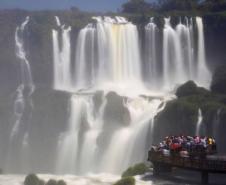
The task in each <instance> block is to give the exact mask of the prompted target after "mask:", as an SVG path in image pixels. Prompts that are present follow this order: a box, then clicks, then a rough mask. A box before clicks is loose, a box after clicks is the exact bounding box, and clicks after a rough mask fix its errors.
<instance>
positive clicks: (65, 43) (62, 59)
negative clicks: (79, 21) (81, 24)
mask: <svg viewBox="0 0 226 185" xmlns="http://www.w3.org/2000/svg"><path fill="white" fill-rule="evenodd" d="M55 19H56V23H57V26H58V30H54V29H53V30H52V37H53V61H54V85H53V87H54V89H58V90H63V89H68V88H69V87H70V86H71V43H70V32H71V27H70V26H69V27H67V28H66V27H65V25H61V23H60V19H59V18H58V17H57V16H56V17H55ZM59 30H61V35H60V31H59ZM60 38H61V39H62V42H60ZM60 43H62V44H61V45H60Z"/></svg>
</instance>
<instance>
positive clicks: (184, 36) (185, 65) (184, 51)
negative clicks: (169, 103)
mask: <svg viewBox="0 0 226 185" xmlns="http://www.w3.org/2000/svg"><path fill="white" fill-rule="evenodd" d="M191 27H192V22H191V23H188V20H187V19H186V25H185V24H182V23H181V22H180V23H179V24H178V25H177V26H176V29H173V28H172V26H171V24H170V18H165V26H164V30H163V84H164V86H165V88H172V87H174V86H175V85H177V84H181V83H183V82H185V81H186V80H189V79H192V78H191V77H192V61H193V46H192V40H191V29H190V28H191Z"/></svg>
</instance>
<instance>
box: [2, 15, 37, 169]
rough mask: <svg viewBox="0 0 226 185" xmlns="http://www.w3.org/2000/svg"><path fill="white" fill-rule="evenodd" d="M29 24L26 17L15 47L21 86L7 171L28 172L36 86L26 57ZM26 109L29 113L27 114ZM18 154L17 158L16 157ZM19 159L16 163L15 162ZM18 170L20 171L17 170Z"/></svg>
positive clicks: (17, 35)
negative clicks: (25, 35)
mask: <svg viewBox="0 0 226 185" xmlns="http://www.w3.org/2000/svg"><path fill="white" fill-rule="evenodd" d="M28 22H29V17H26V19H25V21H24V22H23V23H22V24H21V26H19V27H17V28H16V33H15V47H16V56H17V57H18V59H19V60H20V66H21V84H20V85H19V86H18V88H17V90H16V92H15V100H14V109H13V110H14V111H13V116H12V127H11V131H10V138H9V145H8V147H9V149H8V154H7V160H6V166H5V170H9V169H12V166H13V167H14V170H18V169H20V168H23V169H24V170H26V164H27V163H26V162H25V161H26V159H27V155H28V144H29V143H28V137H29V135H28V129H29V126H28V125H29V122H30V119H31V117H32V108H33V103H32V99H31V95H32V93H33V92H34V89H35V85H34V83H33V79H32V75H31V67H30V64H29V61H28V59H27V56H26V52H25V47H24V30H25V28H26V26H27V24H28ZM25 109H26V110H27V112H25ZM15 154H16V157H15ZM15 159H17V160H16V161H14V160H15ZM17 168H18V169H17Z"/></svg>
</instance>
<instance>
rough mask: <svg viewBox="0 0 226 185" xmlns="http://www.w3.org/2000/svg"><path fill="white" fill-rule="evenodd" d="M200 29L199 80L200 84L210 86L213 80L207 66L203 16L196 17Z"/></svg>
mask: <svg viewBox="0 0 226 185" xmlns="http://www.w3.org/2000/svg"><path fill="white" fill-rule="evenodd" d="M196 24H197V30H198V59H197V62H198V63H197V80H198V81H199V82H200V85H202V86H205V87H208V86H209V84H210V80H211V73H210V71H209V69H208V67H207V66H206V53H205V39H204V26H203V21H202V18H201V17H196Z"/></svg>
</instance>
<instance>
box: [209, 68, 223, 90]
mask: <svg viewBox="0 0 226 185" xmlns="http://www.w3.org/2000/svg"><path fill="white" fill-rule="evenodd" d="M211 90H212V91H213V92H214V93H219V94H226V65H224V66H220V67H218V68H217V69H216V70H215V72H214V75H213V79H212V83H211Z"/></svg>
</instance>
